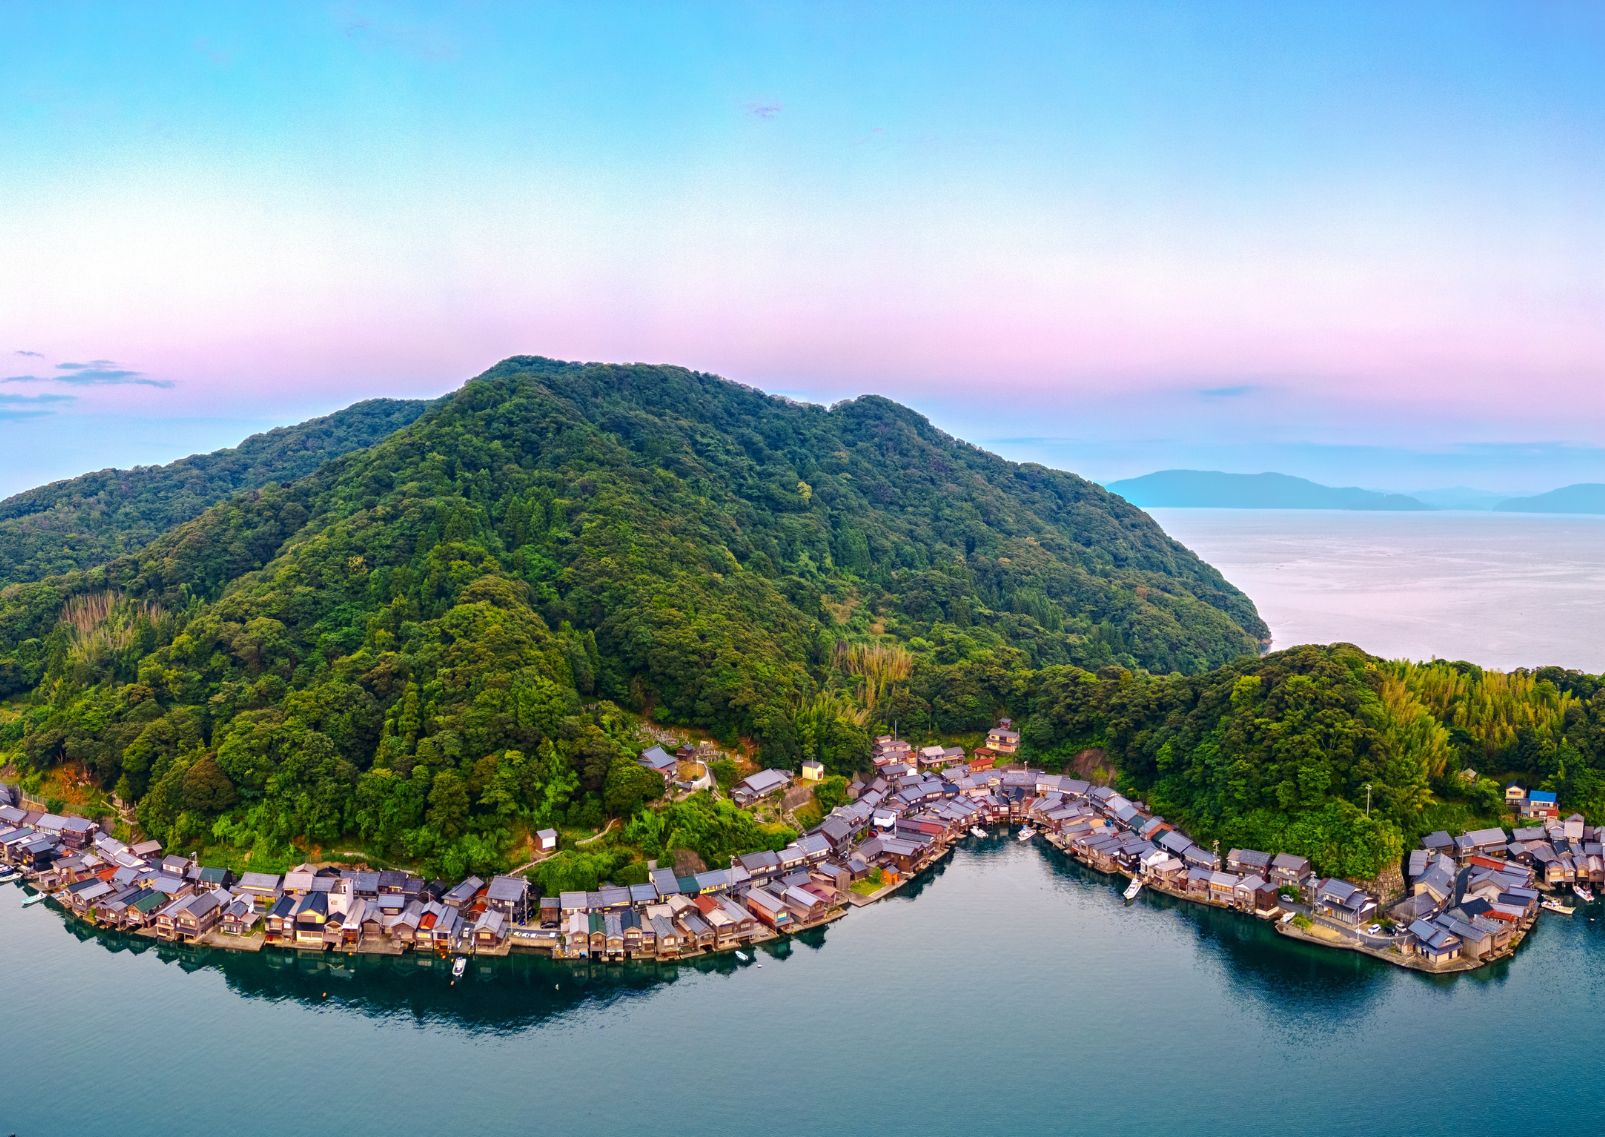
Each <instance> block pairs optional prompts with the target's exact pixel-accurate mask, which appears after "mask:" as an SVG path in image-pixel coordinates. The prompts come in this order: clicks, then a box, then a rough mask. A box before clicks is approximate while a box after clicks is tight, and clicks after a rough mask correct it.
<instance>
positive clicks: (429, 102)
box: [0, 2, 1605, 492]
mask: <svg viewBox="0 0 1605 1137" xmlns="http://www.w3.org/2000/svg"><path fill="white" fill-rule="evenodd" d="M0 137H3V139H4V140H5V143H6V150H7V159H6V161H5V162H3V163H0V492H10V491H14V490H16V489H20V488H23V487H25V486H27V485H31V484H34V483H37V482H39V481H42V480H46V479H49V478H54V477H61V476H66V475H69V474H72V473H76V472H79V471H81V470H84V469H90V468H97V467H101V466H105V465H123V464H128V463H132V462H141V461H160V460H167V459H170V458H173V457H177V456H179V455H180V454H182V453H185V452H188V451H190V450H194V449H203V448H211V447H213V446H217V445H223V444H227V443H231V442H234V441H237V440H238V438H239V437H240V436H241V435H243V434H244V433H246V432H248V431H250V430H254V429H260V428H262V427H265V426H268V425H273V424H276V423H280V422H285V421H292V420H295V419H299V418H302V417H305V416H307V415H309V414H313V413H320V412H323V411H327V410H329V409H332V408H334V407H336V406H340V405H344V404H346V403H349V402H351V401H353V400H355V399H357V398H363V397H368V396H372V395H379V394H392V395H417V394H435V393H439V392H442V391H445V390H448V389H451V388H452V387H455V386H457V385H458V384H460V383H461V382H462V381H463V380H464V379H466V378H467V377H469V376H471V375H473V374H475V373H477V372H478V371H480V370H482V369H484V368H485V367H486V366H488V365H490V364H491V363H492V362H494V361H495V360H496V359H499V358H502V357H504V356H507V355H511V354H517V353H539V354H547V355H555V356H560V357H567V358H583V359H606V360H651V361H662V362H678V363H685V364H687V365H690V366H694V367H698V368H703V369H707V370H712V371H716V372H719V373H721V374H725V375H728V376H730V377H732V378H736V379H740V380H742V381H745V382H749V383H754V384H757V385H759V386H762V387H765V388H768V389H771V390H778V391H785V392H787V393H790V394H793V395H798V396H802V397H807V398H814V399H819V400H824V401H828V400H831V399H834V398H839V397H843V396H846V395H852V394H858V393H862V392H867V391H876V392H880V393H884V394H887V395H890V396H892V397H894V398H898V399H901V400H903V401H906V402H910V403H912V404H914V405H915V406H917V407H920V408H921V409H923V410H925V411H926V412H927V413H929V414H931V415H932V417H933V418H935V419H936V420H937V421H938V422H940V423H941V424H942V425H943V426H945V427H947V428H949V429H951V430H953V431H954V432H955V433H958V434H961V435H963V436H965V437H967V438H970V439H972V440H975V441H978V442H981V443H983V444H988V445H991V446H992V447H993V448H995V449H998V450H1000V451H1002V452H1004V453H1007V454H1010V455H1011V456H1016V457H1029V458H1035V459H1038V460H1043V461H1048V462H1051V463H1053V464H1055V465H1061V466H1066V467H1069V468H1072V469H1076V470H1078V471H1080V472H1083V473H1086V474H1088V475H1089V476H1093V477H1097V478H1100V479H1108V478H1115V477H1121V476H1127V475H1131V474H1136V473H1142V472H1145V471H1147V470H1150V469H1155V468H1160V467H1165V466H1209V467H1214V468H1225V469H1238V470H1258V469H1267V468H1276V469H1283V470H1286V471H1287V472H1290V473H1296V474H1303V475H1306V476H1310V477H1318V478H1321V479H1322V480H1328V481H1342V482H1345V483H1359V484H1370V485H1379V486H1385V487H1388V488H1400V489H1411V488H1426V487H1429V486H1432V485H1439V484H1455V483H1469V484H1474V485H1486V486H1491V487H1493V488H1498V489H1510V490H1526V489H1543V488H1548V486H1549V485H1551V484H1555V483H1557V482H1561V481H1573V480H1605V449H1602V448H1605V397H1602V396H1601V395H1600V394H1599V392H1600V389H1601V387H1602V383H1601V380H1602V378H1605V375H1602V374H1601V373H1602V371H1605V205H1602V203H1605V142H1602V140H1605V7H1600V6H1589V5H1581V4H1545V3H1521V4H1517V3H1511V4H1500V5H1489V4H1470V3H1456V4H1431V3H1427V4H1410V5H1393V4H1349V5H1341V6H1339V5H1288V4H1249V3H1237V4H1214V5H1196V4H1142V3H1120V4H1091V3H1088V4H1051V5H1047V4H1044V5H1027V4H986V5H981V4H974V5H945V4H935V5H932V4H921V5H875V6H865V5H831V4H734V3H732V4H677V5H661V4H652V5H648V4H640V5H607V4H586V5H535V4H519V5H498V4H464V5H428V6H422V5H417V6H414V5H401V4H388V5H371V4H360V3H336V4H299V5H298V4H286V5H272V6H268V5H261V6H256V5H216V4H207V5H175V4H140V5H111V4H62V3H51V4H45V3H27V2H13V3H9V4H7V5H5V6H3V7H0ZM67 364H82V365H84V366H80V367H76V368H75V367H68V366H64V365H67Z"/></svg>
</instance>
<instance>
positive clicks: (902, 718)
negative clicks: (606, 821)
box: [0, 358, 1266, 871]
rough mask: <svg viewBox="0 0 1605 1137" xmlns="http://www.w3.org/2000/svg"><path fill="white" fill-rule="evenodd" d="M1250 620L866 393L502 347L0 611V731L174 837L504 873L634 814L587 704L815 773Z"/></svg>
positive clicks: (1093, 503) (1219, 590) (612, 748)
mask: <svg viewBox="0 0 1605 1137" xmlns="http://www.w3.org/2000/svg"><path fill="white" fill-rule="evenodd" d="M1265 634H1266V629H1265V626H1264V624H1263V623H1262V622H1261V621H1260V619H1259V617H1258V615H1257V614H1256V613H1255V611H1254V608H1253V606H1252V604H1251V603H1250V602H1249V601H1248V600H1247V598H1245V597H1244V596H1242V595H1241V594H1240V593H1238V592H1237V591H1236V590H1235V589H1233V588H1232V587H1231V586H1230V585H1228V584H1227V583H1226V582H1225V581H1224V580H1223V579H1222V578H1221V577H1220V576H1219V574H1218V573H1216V572H1215V571H1214V570H1213V569H1211V568H1210V567H1209V566H1207V565H1205V564H1203V563H1202V562H1200V561H1199V560H1198V559H1197V558H1196V557H1194V556H1193V555H1192V554H1191V553H1189V552H1188V551H1187V550H1186V549H1184V548H1183V547H1182V546H1180V545H1179V544H1177V543H1176V542H1174V541H1172V540H1170V539H1169V538H1168V537H1166V536H1165V535H1164V533H1162V532H1161V531H1160V530H1159V528H1158V527H1157V526H1155V525H1154V524H1153V522H1152V521H1151V520H1150V519H1149V518H1148V517H1147V516H1146V515H1144V514H1143V513H1141V512H1140V511H1139V510H1137V509H1136V508H1134V507H1132V506H1130V505H1128V504H1126V503H1125V502H1123V501H1121V500H1120V499H1118V498H1116V497H1114V496H1112V495H1110V494H1108V493H1106V492H1105V491H1103V490H1102V489H1099V488H1098V487H1097V486H1095V485H1093V484H1091V483H1089V482H1086V481H1084V480H1082V479H1081V478H1077V477H1075V476H1073V475H1070V474H1065V473H1059V472H1055V471H1051V470H1047V469H1044V468H1042V467H1038V466H1022V465H1017V464H1014V463H1010V462H1006V461H1004V460H1002V459H1000V458H997V457H994V456H992V455H990V454H987V453H985V452H983V451H981V450H978V449H976V448H974V447H972V446H969V445H966V444H964V443H962V442H959V441H956V440H954V439H952V438H950V437H948V436H946V435H944V434H942V433H941V432H940V431H938V430H936V429H935V428H933V427H932V426H931V425H930V424H929V423H928V422H926V421H925V420H924V419H923V418H921V417H920V416H918V415H917V414H915V413H913V412H911V411H909V410H907V409H905V408H903V407H900V406H898V405H896V404H894V403H892V402H889V401H887V400H885V399H881V398H874V397H866V398H860V399H857V400H853V401H851V402H847V403H843V404H840V405H838V406H836V407H833V408H831V409H829V410H827V409H825V408H821V407H815V406H806V405H800V404H797V403H793V402H790V401H787V400H783V399H778V398H774V397H771V396H767V395H764V394H762V393H761V392H758V391H755V390H752V389H750V388H746V387H742V386H738V385H736V384H733V383H729V382H726V381H723V380H720V379H717V378H715V377H712V376H708V375H702V374H696V373H692V372H689V371H685V370H681V369H678V368H670V367H644V366H642V367H613V366H601V365H581V364H566V363H557V362H553V361H550V360H544V359H536V358H516V359H511V360H508V361H506V362H504V363H502V364H500V365H498V366H497V367H495V368H493V369H492V370H491V371H489V372H487V373H486V374H485V375H483V376H481V377H480V378H478V379H476V380H474V381H472V382H470V383H469V384H467V385H466V386H465V387H464V388H463V389H462V390H461V391H459V392H458V393H457V394H455V395H454V396H451V397H450V398H448V399H446V400H444V401H442V402H441V403H439V404H437V405H435V406H434V407H432V408H431V409H430V410H428V411H427V412H426V413H424V414H423V415H422V416H421V417H420V418H419V419H418V420H417V421H416V422H414V423H412V424H411V425H409V426H406V427H404V428H402V429H400V430H397V431H395V432H394V433H393V434H391V435H390V436H388V437H386V438H384V439H382V440H381V441H378V442H376V443H374V444H373V445H371V446H369V447H367V448H365V449H361V450H357V451H354V452H352V453H349V454H347V455H345V456H343V457H339V458H336V459H333V460H332V461H329V462H327V463H325V464H324V465H322V466H321V467H319V468H318V469H317V470H316V471H315V472H314V473H312V474H310V475H309V476H307V477H305V478H303V479H301V480H300V481H297V482H295V483H293V484H290V485H288V486H285V485H279V484H270V485H267V486H265V487H263V488H261V489H258V490H253V491H249V492H246V493H243V494H237V495H235V496H233V497H231V498H229V499H228V500H226V501H223V502H221V503H219V504H217V505H215V506H213V507H211V508H210V509H208V510H206V511H205V512H204V513H202V514H201V515H200V516H199V517H197V518H195V519H194V520H192V521H190V522H187V523H186V524H183V525H181V526H179V527H177V528H175V529H173V530H171V531H169V532H167V533H165V534H163V535H162V536H160V537H158V538H157V539H156V540H154V541H153V542H151V543H150V544H149V545H148V546H146V547H144V548H143V549H140V550H139V551H138V552H135V553H132V554H129V555H126V556H122V557H119V558H117V559H115V560H113V561H111V562H109V563H107V564H105V565H102V566H98V567H95V568H92V569H87V570H82V571H78V572H74V573H69V574H66V575H63V576H60V577H53V578H50V579H47V580H44V581H41V582H36V583H29V584H20V585H14V586H12V587H10V588H8V589H5V590H3V591H0V695H4V696H5V697H7V698H9V699H10V700H11V705H12V706H13V707H15V708H16V709H17V713H16V714H15V715H14V716H12V717H10V718H9V720H0V747H4V748H6V750H7V751H8V752H9V753H10V754H11V755H14V756H16V757H19V758H20V759H21V760H22V762H23V763H24V764H25V765H27V766H30V767H34V768H38V767H43V766H50V765H53V764H59V763H62V762H69V761H70V762H74V763H81V764H82V765H83V766H84V767H85V768H87V770H88V771H89V772H90V773H91V774H92V776H93V777H94V778H96V779H97V780H98V781H100V782H101V783H102V784H105V785H107V786H116V787H117V788H118V791H119V793H120V794H121V796H123V797H124V798H125V799H130V800H134V801H138V802H139V803H140V805H139V817H140V819H141V821H142V822H143V823H144V825H145V826H146V827H147V828H148V829H149V830H150V831H152V832H155V833H157V834H158V835H161V836H165V837H167V838H169V839H170V840H172V839H183V840H186V841H205V840H216V841H220V842H225V843H229V844H232V845H234V846H236V847H244V846H253V845H255V846H260V847H263V848H272V849H285V848H287V845H288V842H289V841H290V839H291V838H306V839H310V840H312V841H314V842H317V841H332V840H336V839H342V840H343V839H353V840H359V841H362V842H364V843H365V845H366V847H368V848H370V849H378V850H391V851H394V852H395V853H396V854H397V855H405V856H407V857H409V858H412V859H418V860H425V861H428V862H429V863H431V864H434V865H437V866H439V867H440V868H441V869H442V871H445V870H448V869H460V868H462V867H463V866H465V865H474V866H482V867H496V866H497V865H499V864H501V863H503V862H502V857H503V854H504V852H505V850H506V849H507V847H508V842H509V841H510V839H512V837H514V836H515V835H516V834H517V833H518V832H519V831H520V830H521V829H522V828H525V827H528V826H529V825H533V824H535V823H537V822H539V823H543V824H544V823H550V822H551V821H552V820H553V819H558V818H561V819H564V820H565V821H567V822H570V823H585V822H588V821H589V820H592V819H600V818H601V816H602V815H603V814H604V813H611V814H628V813H630V812H632V811H633V809H634V808H635V807H637V806H638V805H639V802H640V800H641V798H640V795H641V794H643V793H645V792H647V790H648V789H649V788H650V787H646V786H643V785H642V784H641V782H640V781H639V779H638V778H637V777H636V771H637V770H638V768H637V767H635V766H634V764H633V753H632V749H633V744H634V734H633V731H632V730H631V729H630V728H629V727H628V726H627V724H625V722H624V721H623V720H622V719H621V718H620V716H619V715H618V714H617V712H616V711H615V710H614V709H612V708H613V707H614V705H615V704H619V705H623V706H625V707H628V708H631V709H636V710H652V711H653V712H654V713H656V714H657V715H658V716H659V717H661V718H666V719H669V720H673V721H678V722H683V723H687V724H695V725H697V726H699V727H701V728H704V729H707V730H711V731H715V732H719V733H721V734H722V735H723V736H724V737H726V738H734V737H735V736H737V735H743V736H747V737H749V738H752V739H754V740H756V742H757V743H758V744H759V745H760V746H761V749H762V757H763V760H764V761H766V762H769V763H773V764H780V765H794V764H795V763H796V762H797V761H799V760H800V759H801V758H802V757H803V756H805V755H814V756H819V757H821V758H823V759H824V760H826V761H827V763H828V764H829V765H831V766H832V767H834V768H836V769H844V768H850V767H852V766H854V765H856V764H857V763H859V762H861V761H862V758H863V755H864V754H865V752H866V750H867V742H868V735H869V733H870V732H871V731H872V730H873V729H874V728H875V727H876V725H877V724H880V723H885V722H888V721H891V720H894V719H895V720H896V721H899V722H901V723H902V724H903V725H904V726H905V728H908V729H922V730H933V731H934V730H947V731H953V730H971V729H979V728H982V727H984V726H985V725H987V723H988V722H989V721H990V719H991V717H992V716H993V715H994V714H996V713H997V712H998V711H999V710H1001V709H1003V708H1006V707H1008V706H1010V705H1011V703H1013V702H1015V701H1016V700H1018V699H1019V698H1021V697H1022V693H1023V688H1024V686H1025V684H1026V683H1027V680H1028V676H1029V674H1030V669H1031V668H1035V667H1041V666H1045V665H1056V664H1057V665H1069V664H1075V665H1080V666H1083V667H1099V666H1103V665H1108V664H1121V665H1125V666H1128V667H1143V668H1150V669H1155V670H1158V671H1171V670H1177V671H1183V672H1195V671H1198V670H1201V669H1203V668H1206V667H1209V666H1212V665H1216V664H1220V663H1223V662H1225V661H1227V660H1230V659H1234V658H1237V657H1240V656H1242V655H1245V654H1250V655H1251V654H1253V653H1254V652H1255V650H1256V648H1257V647H1258V646H1259V644H1260V642H1261V641H1262V640H1263V638H1264V637H1265Z"/></svg>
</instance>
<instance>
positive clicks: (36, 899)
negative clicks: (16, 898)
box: [22, 892, 49, 908]
mask: <svg viewBox="0 0 1605 1137" xmlns="http://www.w3.org/2000/svg"><path fill="white" fill-rule="evenodd" d="M48 895H49V893H46V892H36V893H34V894H33V895H32V896H25V897H23V900H22V906H23V907H24V908H31V907H33V906H34V905H35V904H42V903H43V902H44V899H45V897H46V896H48Z"/></svg>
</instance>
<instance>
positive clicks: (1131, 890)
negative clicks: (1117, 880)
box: [1122, 877, 1142, 900]
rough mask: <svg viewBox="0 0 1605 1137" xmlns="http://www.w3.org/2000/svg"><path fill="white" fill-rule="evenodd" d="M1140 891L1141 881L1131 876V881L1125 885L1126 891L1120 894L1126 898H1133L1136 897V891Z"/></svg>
mask: <svg viewBox="0 0 1605 1137" xmlns="http://www.w3.org/2000/svg"><path fill="white" fill-rule="evenodd" d="M1141 891H1142V881H1141V880H1139V879H1138V878H1137V877H1132V878H1131V883H1130V884H1128V885H1126V891H1125V892H1124V893H1122V895H1123V896H1124V897H1125V898H1126V899H1127V900H1135V899H1137V893H1139V892H1141Z"/></svg>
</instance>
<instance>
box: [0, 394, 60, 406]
mask: <svg viewBox="0 0 1605 1137" xmlns="http://www.w3.org/2000/svg"><path fill="white" fill-rule="evenodd" d="M77 399H78V396H77V395H8V394H4V393H0V407H17V406H24V405H26V404H29V403H34V404H38V403H72V402H76V401H77Z"/></svg>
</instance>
